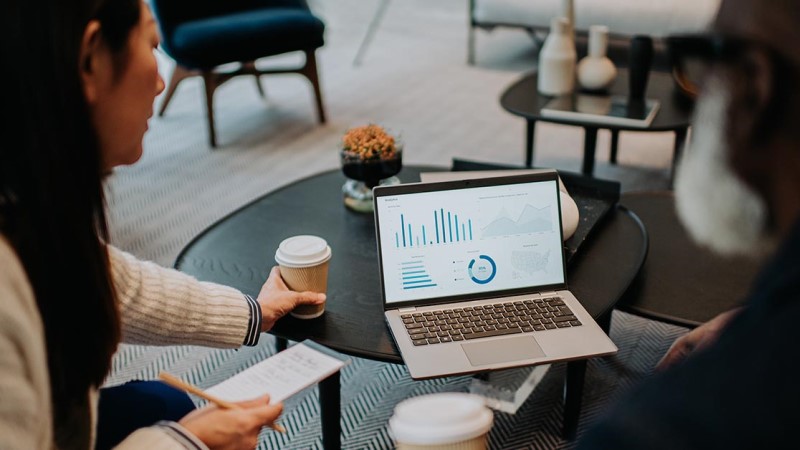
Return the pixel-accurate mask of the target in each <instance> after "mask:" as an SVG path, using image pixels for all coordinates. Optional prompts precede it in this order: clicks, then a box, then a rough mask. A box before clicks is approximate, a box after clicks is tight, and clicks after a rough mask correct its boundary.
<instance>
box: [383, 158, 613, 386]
mask: <svg viewBox="0 0 800 450" xmlns="http://www.w3.org/2000/svg"><path fill="white" fill-rule="evenodd" d="M373 194H374V200H373V201H374V206H375V227H376V236H377V243H378V260H379V264H380V274H381V292H382V297H383V308H384V314H385V318H386V322H387V324H388V326H389V328H390V330H391V333H392V337H393V338H394V341H395V343H396V344H397V348H398V349H399V351H400V354H401V355H402V357H403V360H404V361H405V363H406V365H407V366H408V369H409V372H410V373H411V377H412V378H414V379H425V378H432V377H440V376H446V375H458V374H469V373H475V372H483V371H487V370H494V369H502V368H509V367H519V366H526V365H535V364H545V363H551V362H556V361H566V360H573V359H580V358H588V357H592V356H602V355H609V354H613V353H615V352H616V351H617V347H616V346H615V345H614V343H613V342H611V340H610V339H609V338H608V336H607V335H606V334H605V333H604V332H603V330H602V329H601V328H600V327H599V326H598V325H597V323H596V322H595V321H594V320H593V319H592V317H591V316H590V315H589V313H587V312H586V310H585V309H584V308H583V306H581V304H580V303H579V302H578V300H577V299H576V298H575V296H574V295H572V293H570V291H569V290H568V289H567V276H566V264H565V260H564V250H563V247H562V236H561V233H562V228H561V213H560V208H559V207H558V205H559V189H558V175H557V173H556V172H555V171H548V172H544V173H538V174H527V175H518V176H505V177H496V178H483V179H471V180H458V181H448V182H440V183H416V184H402V185H395V186H380V187H376V188H375V189H374V190H373Z"/></svg>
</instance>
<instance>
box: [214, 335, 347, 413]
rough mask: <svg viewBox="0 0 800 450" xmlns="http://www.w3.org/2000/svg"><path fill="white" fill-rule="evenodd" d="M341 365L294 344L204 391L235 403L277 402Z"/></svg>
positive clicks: (332, 371)
mask: <svg viewBox="0 0 800 450" xmlns="http://www.w3.org/2000/svg"><path fill="white" fill-rule="evenodd" d="M344 365H345V362H344V361H342V360H339V359H336V358H334V357H332V356H328V355H326V354H324V353H322V352H320V351H317V350H315V349H312V348H311V347H308V346H306V345H304V344H296V345H293V346H292V347H290V348H288V349H286V350H284V351H282V352H280V353H278V354H277V355H275V356H272V357H269V358H267V359H265V360H264V361H262V362H260V363H258V364H256V365H254V366H252V367H249V368H248V369H245V370H244V371H242V372H240V373H238V374H236V375H234V376H232V377H231V378H228V379H227V380H225V381H223V382H222V383H219V384H217V385H216V386H212V387H211V388H209V389H206V392H208V393H209V394H211V395H214V396H216V397H219V398H221V399H224V400H229V401H234V402H236V401H243V400H250V399H252V398H255V397H259V396H261V395H264V394H269V396H270V403H278V402H282V401H284V400H286V399H287V398H289V397H291V396H292V395H294V394H296V393H297V392H300V391H301V390H303V389H304V388H306V387H308V386H310V385H312V384H314V383H317V382H318V381H320V380H323V379H325V378H327V377H328V376H329V375H331V374H333V373H335V372H336V371H337V370H339V369H341V368H342V367H344Z"/></svg>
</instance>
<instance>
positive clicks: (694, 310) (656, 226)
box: [617, 192, 760, 328]
mask: <svg viewBox="0 0 800 450" xmlns="http://www.w3.org/2000/svg"><path fill="white" fill-rule="evenodd" d="M620 203H621V204H623V205H625V206H626V207H627V208H630V209H631V210H632V211H634V212H636V215H637V216H639V217H640V218H641V220H642V222H644V224H645V226H646V227H647V235H648V237H649V239H650V245H649V248H650V252H649V254H648V256H647V261H646V262H645V264H644V267H642V270H641V271H640V272H639V275H638V276H637V277H636V280H634V282H633V283H632V284H631V287H630V289H629V290H628V292H626V293H625V295H624V296H623V297H622V299H621V300H620V302H619V303H618V304H617V308H618V309H620V310H622V311H627V312H631V313H633V314H636V315H639V316H643V317H647V318H650V319H655V320H660V321H662V322H668V323H672V324H675V325H680V326H684V327H690V328H693V327H696V326H698V325H700V324H701V323H703V322H706V321H708V320H709V319H711V318H713V317H714V316H716V315H717V314H719V313H722V312H724V311H728V310H729V309H732V308H734V307H736V306H739V304H740V303H741V302H742V301H743V300H744V298H745V296H746V295H747V294H748V293H749V292H750V285H751V284H752V282H753V279H754V278H755V276H756V274H757V273H758V271H759V267H760V261H758V260H754V259H749V258H744V257H722V256H719V255H717V254H715V253H712V252H711V251H710V250H709V249H707V248H703V247H700V246H698V245H697V244H695V243H694V242H693V241H692V239H691V238H690V237H689V235H688V234H687V232H686V229H685V228H684V227H683V225H682V224H681V223H680V221H679V220H678V215H677V212H676V211H675V195H674V194H673V193H672V192H637V193H628V194H624V195H623V196H622V198H621V199H620Z"/></svg>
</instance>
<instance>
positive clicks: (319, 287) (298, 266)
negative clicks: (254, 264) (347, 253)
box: [275, 235, 331, 319]
mask: <svg viewBox="0 0 800 450" xmlns="http://www.w3.org/2000/svg"><path fill="white" fill-rule="evenodd" d="M330 259H331V248H330V247H329V246H328V243H327V242H325V239H322V238H321V237H317V236H308V235H301V236H294V237H290V238H288V239H284V241H283V242H281V244H280V245H279V246H278V250H277V251H276V252H275V262H277V263H278V265H279V266H280V268H281V277H282V278H283V281H284V282H286V285H287V286H288V287H289V289H291V290H293V291H298V292H302V291H312V292H320V293H323V294H324V293H326V291H327V290H328V265H329V261H330ZM324 312H325V303H322V304H320V305H300V306H298V307H297V308H295V309H294V310H293V311H292V312H291V313H290V314H291V315H293V316H295V317H297V318H300V319H313V318H315V317H319V316H321V315H322V313H324Z"/></svg>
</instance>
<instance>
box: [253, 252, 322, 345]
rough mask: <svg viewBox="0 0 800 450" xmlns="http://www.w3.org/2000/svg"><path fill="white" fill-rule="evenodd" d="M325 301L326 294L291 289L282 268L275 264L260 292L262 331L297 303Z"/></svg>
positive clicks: (307, 303)
mask: <svg viewBox="0 0 800 450" xmlns="http://www.w3.org/2000/svg"><path fill="white" fill-rule="evenodd" d="M324 301H325V294H318V293H316V292H310V291H306V292H295V291H291V290H289V288H288V287H287V286H286V283H284V282H283V278H281V271H280V268H278V266H275V267H273V268H272V271H270V273H269V278H267V281H266V282H265V283H264V286H262V287H261V292H260V293H259V294H258V303H259V304H260V305H261V317H262V321H261V331H268V330H269V329H270V328H272V326H273V325H275V322H277V321H278V319H280V318H281V317H283V316H285V315H286V314H288V313H289V311H291V310H293V309H294V308H295V306H297V305H318V304H320V303H322V302H324Z"/></svg>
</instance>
